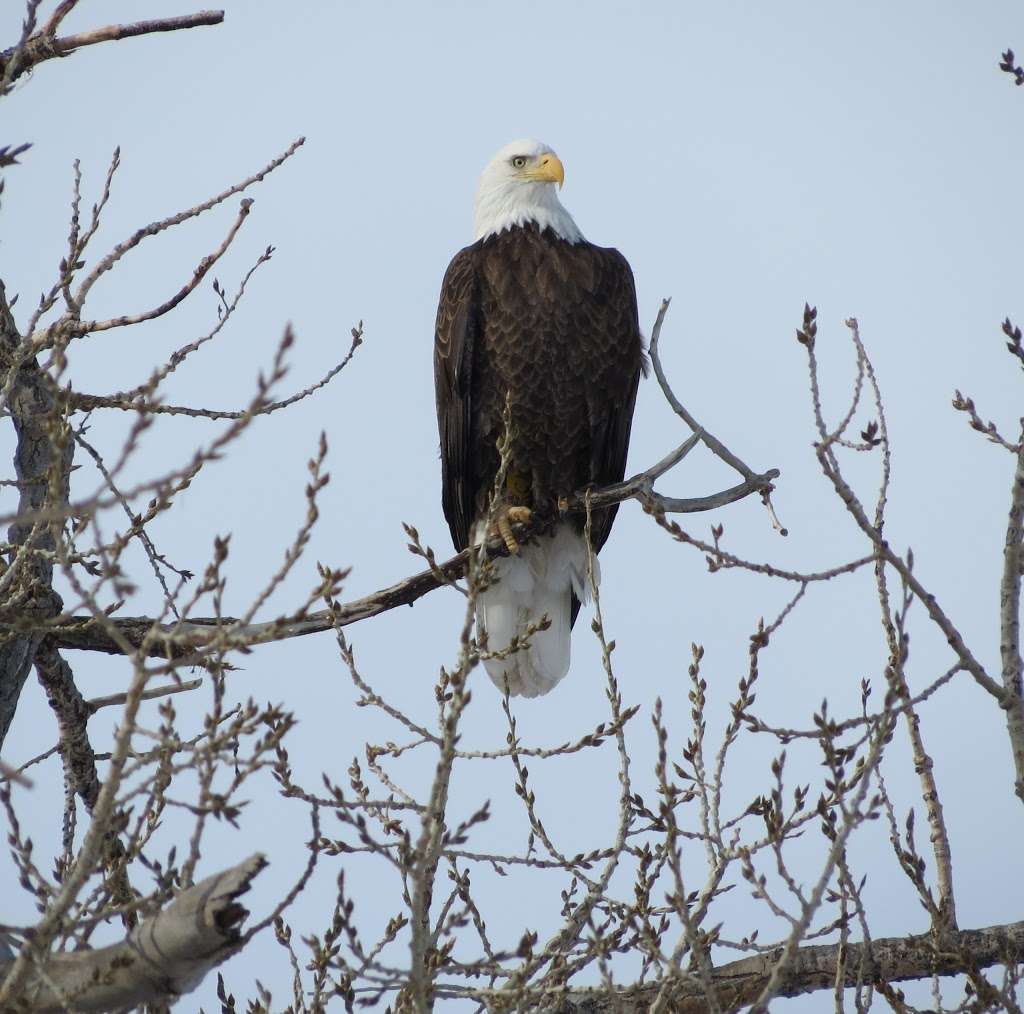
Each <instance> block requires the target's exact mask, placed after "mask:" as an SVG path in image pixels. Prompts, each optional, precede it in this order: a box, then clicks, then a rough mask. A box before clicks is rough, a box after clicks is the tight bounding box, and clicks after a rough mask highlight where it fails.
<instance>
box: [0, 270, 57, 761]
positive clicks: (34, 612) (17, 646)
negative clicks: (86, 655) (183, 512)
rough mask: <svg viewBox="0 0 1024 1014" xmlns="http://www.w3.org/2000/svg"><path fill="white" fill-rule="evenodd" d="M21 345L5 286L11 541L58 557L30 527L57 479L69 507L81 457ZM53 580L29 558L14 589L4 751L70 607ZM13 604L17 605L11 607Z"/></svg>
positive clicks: (3, 652) (49, 531)
mask: <svg viewBox="0 0 1024 1014" xmlns="http://www.w3.org/2000/svg"><path fill="white" fill-rule="evenodd" d="M19 343H20V336H19V334H18V331H17V328H16V327H15V324H14V319H13V317H12V316H11V312H10V309H9V308H8V305H7V300H6V296H5V293H4V288H3V283H2V282H0V366H2V367H3V369H2V370H0V376H3V377H4V378H6V377H7V375H8V371H9V370H10V369H11V368H12V367H13V368H15V369H16V370H17V373H16V376H15V378H14V382H13V386H12V388H11V395H10V399H9V401H8V406H7V407H8V408H9V410H10V412H11V417H12V420H13V422H14V430H15V434H16V436H17V449H16V451H15V455H14V469H15V474H16V476H17V479H18V483H19V486H18V489H19V499H18V514H19V518H18V520H16V521H15V522H14V524H12V525H11V527H10V530H9V532H8V539H9V541H10V542H11V543H12V544H14V545H16V546H22V545H24V544H26V543H29V544H30V545H31V546H32V547H33V548H35V549H41V550H44V551H45V550H49V551H52V550H53V549H54V547H55V545H56V543H55V540H54V534H53V528H52V527H51V526H50V525H43V526H40V529H39V531H37V532H36V534H35V535H34V536H33V532H32V530H33V525H32V523H31V522H30V521H29V520H28V519H29V518H30V516H31V512H33V511H36V510H38V509H39V508H41V507H43V506H44V505H45V504H46V503H47V501H48V499H49V491H50V482H51V479H52V480H53V481H54V484H55V487H56V492H57V495H58V496H59V497H62V498H63V500H64V502H66V501H67V495H68V476H69V475H70V473H71V459H72V454H73V449H72V445H71V442H70V441H65V442H64V446H63V448H61V447H59V446H58V442H57V441H56V440H55V433H54V428H55V426H56V424H57V415H56V408H57V404H56V397H55V390H54V385H53V383H52V382H51V381H50V378H49V377H47V376H46V375H45V374H44V373H43V371H42V370H40V369H39V367H38V365H37V364H36V362H35V360H34V359H29V360H27V361H26V362H24V363H22V364H21V365H20V366H15V362H16V359H15V357H16V356H17V351H18V346H19ZM56 454H59V455H60V460H59V461H58V460H55V458H54V455H56ZM52 580H53V563H52V561H51V559H49V558H48V557H46V556H43V555H40V554H32V555H31V556H29V557H28V558H27V559H26V560H25V561H24V572H23V574H22V575H19V577H18V578H16V579H15V581H14V582H12V584H13V585H14V589H15V590H16V592H17V594H16V595H14V596H12V598H13V602H14V606H15V608H14V609H13V610H12V609H11V606H10V605H8V607H7V609H5V612H9V613H10V612H15V613H16V615H8V616H4V617H2V618H0V619H2V620H4V621H6V623H5V625H8V624H9V625H10V626H9V631H10V632H9V633H7V635H6V637H5V639H4V640H3V641H2V642H0V746H2V745H3V741H4V738H5V737H6V736H7V730H8V729H9V728H10V725H11V722H12V720H13V719H14V712H15V709H16V708H17V706H18V698H19V696H20V695H21V689H22V687H23V686H24V685H25V680H26V679H27V678H28V674H29V672H30V670H31V669H32V664H33V662H34V661H35V656H36V651H37V650H38V648H39V644H40V641H41V640H42V634H41V632H40V630H39V628H40V627H42V626H43V621H45V620H46V619H48V618H49V617H52V616H54V615H56V614H57V613H59V612H60V610H61V607H62V605H63V603H62V602H61V599H60V596H58V595H57V594H56V593H55V592H54V591H53V587H52ZM11 601H12V599H11V598H9V600H8V602H9V603H10V602H11ZM20 631H23V632H20Z"/></svg>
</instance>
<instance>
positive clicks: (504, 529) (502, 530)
mask: <svg viewBox="0 0 1024 1014" xmlns="http://www.w3.org/2000/svg"><path fill="white" fill-rule="evenodd" d="M497 527H498V534H499V535H500V536H501V537H502V539H503V540H504V542H505V548H506V549H507V550H508V551H509V552H510V553H511V554H512V555H513V556H515V555H516V553H518V552H519V542H518V540H517V539H516V537H515V536H514V535H513V534H512V526H511V525H510V524H509V521H508V514H507V513H505V512H502V513H501V514H500V515H498V520H497Z"/></svg>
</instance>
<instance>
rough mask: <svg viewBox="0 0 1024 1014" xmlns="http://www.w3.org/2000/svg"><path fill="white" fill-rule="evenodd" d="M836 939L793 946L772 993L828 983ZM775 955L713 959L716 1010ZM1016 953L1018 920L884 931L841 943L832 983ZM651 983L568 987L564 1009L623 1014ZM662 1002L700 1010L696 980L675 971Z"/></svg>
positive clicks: (703, 1005) (752, 993)
mask: <svg viewBox="0 0 1024 1014" xmlns="http://www.w3.org/2000/svg"><path fill="white" fill-rule="evenodd" d="M839 950H840V945H839V944H824V945H815V946H809V947H801V948H799V949H798V950H797V951H796V953H795V954H794V955H793V960H792V963H791V964H790V965H789V966H788V968H787V969H786V971H785V973H784V974H783V977H782V983H781V985H780V988H779V989H778V991H777V995H778V996H800V995H802V994H804V993H813V992H817V991H819V990H825V989H831V988H833V986H835V985H836V968H837V961H838V958H839ZM777 956H778V951H777V949H771V950H769V951H767V953H765V954H758V955H754V956H753V957H748V958H741V959H740V960H739V961H733V962H730V963H729V964H727V965H721V966H719V967H718V968H716V969H714V971H713V972H712V981H713V983H714V985H715V988H716V990H717V991H718V995H719V997H720V998H721V1000H722V1003H723V1011H725V1012H734V1011H739V1010H741V1009H742V1008H744V1007H746V1006H748V1005H749V1004H752V1003H753V1002H754V1001H755V1000H756V999H757V997H758V996H759V995H760V993H761V991H762V989H763V987H764V985H765V983H766V982H767V980H768V978H769V977H770V975H771V972H772V966H773V964H774V961H775V959H776V958H777ZM1022 960H1024V922H1015V923H1009V924H1008V925H1005V926H988V927H986V928H985V929H977V930H958V931H956V932H952V933H950V934H948V935H947V936H945V937H943V938H942V940H941V941H940V942H939V943H938V944H936V941H935V938H934V936H933V935H932V934H931V933H922V934H921V935H920V936H909V937H887V938H884V939H881V940H873V941H872V942H871V944H870V945H864V944H858V943H848V944H846V955H845V969H844V972H843V974H842V976H841V977H840V979H839V985H840V986H842V987H845V988H848V989H849V988H852V987H854V986H856V985H857V983H858V982H886V983H891V982H905V981H907V980H909V979H928V978H929V977H930V976H932V975H961V974H963V973H965V972H968V971H970V970H971V969H978V968H989V967H991V966H992V965H995V964H999V963H1002V962H1014V961H1022ZM658 989H659V984H657V983H652V984H651V985H650V986H645V987H642V988H638V989H623V990H617V991H615V992H612V993H609V992H607V991H604V990H571V991H570V992H569V993H568V996H567V998H566V1006H565V1008H564V1012H565V1014H612V1012H615V1014H627V1012H632V1011H637V1012H639V1011H644V1010H647V1008H648V1007H649V1005H650V1003H651V1001H652V1000H653V999H654V997H655V996H656V995H657V993H658ZM670 1009H671V1010H672V1011H675V1012H677V1014H706V1012H707V1010H708V1007H707V1001H706V999H705V997H704V987H703V985H702V984H701V982H700V980H699V979H697V978H696V977H684V978H681V979H680V980H679V982H678V984H677V985H676V987H675V988H674V989H673V990H672V991H671V999H670Z"/></svg>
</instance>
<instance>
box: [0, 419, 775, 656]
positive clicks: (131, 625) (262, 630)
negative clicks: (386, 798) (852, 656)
mask: <svg viewBox="0 0 1024 1014" xmlns="http://www.w3.org/2000/svg"><path fill="white" fill-rule="evenodd" d="M697 439H698V435H697V434H695V435H694V437H691V438H689V439H688V440H687V441H686V442H685V443H684V444H682V445H681V446H680V447H678V448H676V450H674V451H673V452H672V453H671V454H669V455H667V456H666V457H665V458H663V459H662V460H661V461H659V462H658V463H657V464H656V465H654V466H653V467H652V468H650V469H647V470H646V471H644V472H641V473H639V474H638V475H635V476H633V477H632V478H631V479H627V480H626V481H625V482H622V483H617V484H616V485H614V486H610V487H606V488H605V489H598V490H590V491H587V490H581V491H580V492H578V493H576V494H574V495H573V496H572V497H569V498H568V501H567V511H568V512H571V513H577V512H580V513H582V512H585V511H586V498H587V496H588V495H589V497H590V502H591V509H592V510H598V509H602V508H606V507H610V506H612V505H613V504H617V503H621V502H622V501H623V500H629V499H637V500H640V502H641V503H645V502H651V499H650V498H653V502H654V503H655V505H656V508H657V509H658V510H663V511H705V510H711V509H713V508H715V507H719V506H722V505H723V504H727V503H732V502H734V501H736V500H739V499H742V498H743V497H744V496H748V495H749V494H750V493H755V492H761V491H762V490H763V489H764V487H765V485H766V484H770V482H771V479H772V478H774V477H775V476H776V475H778V472H777V471H776V470H775V469H772V470H770V471H768V472H765V473H764V474H763V475H757V474H755V473H753V472H752V473H751V479H749V480H747V481H746V482H744V483H741V484H740V485H739V486H734V487H732V488H731V489H728V490H723V491H722V492H721V493H715V494H712V495H711V496H708V497H698V498H695V499H693V500H673V499H671V498H667V497H666V498H662V497H659V496H658V494H655V493H653V492H652V486H653V483H654V480H655V479H656V478H658V476H660V475H662V474H663V473H664V472H666V471H667V470H668V469H669V468H671V467H672V465H673V464H676V463H678V462H679V461H681V460H682V458H683V457H685V456H686V454H687V453H688V451H689V450H690V449H691V448H692V447H693V446H694V445H695V443H696V440H697ZM663 502H664V503H666V504H668V506H662V503H663ZM673 504H675V505H678V506H673ZM563 506H566V505H563ZM514 527H515V532H516V537H517V538H518V539H520V540H523V539H526V538H529V537H530V536H531V535H536V534H538V533H539V532H541V531H542V530H543V527H544V522H543V521H539V522H531V523H529V524H526V525H516V526H514ZM487 550H488V553H490V555H491V556H507V555H508V550H507V548H506V547H505V544H504V542H503V541H502V540H501V539H500V538H496V539H492V540H490V541H489V542H488V544H487ZM468 560H469V551H468V550H463V551H462V552H461V553H458V554H457V555H455V556H453V557H452V558H451V559H449V560H446V561H445V562H444V563H435V564H433V566H432V567H431V568H430V569H429V570H423V571H420V572H419V573H418V574H413V575H412V576H411V577H408V578H406V579H405V580H404V581H399V582H398V583H397V584H393V585H390V586H389V587H387V588H381V589H380V590H379V591H376V592H373V593H372V594H370V595H366V596H364V597H363V598H359V599H353V600H352V601H351V602H346V603H342V604H340V605H338V606H337V607H335V609H334V610H332V611H328V610H326V609H324V610H320V611H318V612H314V613H309V614H307V615H304V616H293V617H283V618H280V619H276V620H271V621H268V622H265V623H249V624H242V623H241V622H240V621H239V620H238V619H237V618H232V617H221V618H219V619H218V618H216V617H210V618H197V619H193V620H185V621H182V622H180V623H175V624H163V625H156V624H155V623H154V621H153V620H152V619H150V618H149V617H145V616H138V617H119V618H113V617H112V618H111V619H110V620H108V621H107V622H108V623H111V624H113V625H114V626H115V627H116V628H117V630H118V632H119V633H120V634H121V635H122V636H123V637H124V638H125V640H126V641H128V642H129V643H130V644H131V645H132V646H133V647H134V648H136V649H140V648H143V647H144V648H145V652H146V655H147V656H148V657H150V658H171V659H177V660H182V661H188V662H192V661H195V662H198V661H200V660H201V657H200V656H201V654H202V652H203V650H204V649H205V648H208V647H210V646H212V645H214V644H216V645H217V646H218V649H220V650H224V649H228V648H231V647H243V646H244V647H250V646H253V645H256V644H265V643H267V642H270V641H281V640H285V639H287V638H291V637H303V636H305V635H307V634H317V633H322V632H323V631H326V630H333V629H335V628H337V627H345V626H349V625H350V624H352V623H358V622H359V621H360V620H366V619H369V618H370V617H371V616H377V615H379V614H380V613H385V612H388V611H389V610H391V609H395V608H397V607H398V606H411V605H412V604H413V603H414V602H415V601H416V600H417V599H420V598H422V597H423V596H424V595H426V594H428V593H429V592H432V591H434V590H435V589H437V588H440V587H442V586H445V585H449V584H451V583H452V582H454V581H457V580H458V579H459V578H460V577H462V576H463V575H464V574H465V572H466V565H467V562H468ZM2 629H3V626H2V625H0V631H2ZM47 633H48V636H50V637H51V638H52V639H53V642H54V644H55V645H56V646H57V647H59V648H74V649H79V650H83V651H102V652H106V653H108V654H113V655H120V654H121V653H122V651H121V647H120V646H119V645H118V644H117V643H116V642H115V641H114V639H113V638H112V637H111V636H110V635H109V634H108V633H107V632H106V631H105V630H104V629H103V628H102V627H100V625H99V624H97V623H96V622H95V620H93V618H92V617H88V618H86V617H75V618H73V619H71V620H70V621H65V622H63V623H61V624H60V626H59V627H55V628H53V629H50V630H48V631H47Z"/></svg>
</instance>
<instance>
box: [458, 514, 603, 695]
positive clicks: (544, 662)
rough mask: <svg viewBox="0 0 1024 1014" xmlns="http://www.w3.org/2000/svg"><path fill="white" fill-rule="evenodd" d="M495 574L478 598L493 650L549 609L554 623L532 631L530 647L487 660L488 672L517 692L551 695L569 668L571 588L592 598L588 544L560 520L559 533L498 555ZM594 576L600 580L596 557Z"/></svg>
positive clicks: (580, 595) (583, 598)
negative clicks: (514, 551) (505, 554)
mask: <svg viewBox="0 0 1024 1014" xmlns="http://www.w3.org/2000/svg"><path fill="white" fill-rule="evenodd" d="M495 577H496V578H497V580H496V582H495V583H494V584H492V585H491V587H490V588H488V589H486V590H485V591H484V592H483V593H482V594H481V595H480V598H479V600H478V602H477V617H478V620H479V622H480V626H481V627H482V628H483V629H484V630H485V631H486V632H487V647H488V649H489V650H490V651H504V650H505V649H506V648H507V647H508V646H509V644H510V643H511V641H512V639H513V638H514V637H523V636H525V635H526V632H527V630H528V628H529V626H530V624H532V623H537V622H538V621H539V620H540V619H541V617H542V616H544V615H545V614H546V615H547V617H548V619H549V620H550V621H551V625H550V626H549V627H548V628H547V629H546V630H537V631H535V632H534V633H533V634H532V635H531V636H530V646H529V648H524V649H522V650H520V651H517V652H514V653H513V654H511V655H509V656H508V657H507V658H502V659H497V658H495V659H486V660H485V661H484V666H485V667H486V669H487V673H488V675H489V676H490V677H491V680H492V681H493V682H494V684H495V686H497V687H498V688H499V689H500V690H504V689H505V680H506V679H507V680H508V684H509V691H510V693H512V694H513V695H522V696H523V697H538V696H540V695H541V694H546V693H548V691H550V690H551V689H552V688H553V687H554V686H555V684H557V683H558V681H559V680H560V679H561V678H562V677H563V676H564V675H565V674H566V673H567V672H568V671H569V635H570V630H571V627H570V623H571V617H572V596H571V592H573V591H575V592H576V597H577V598H578V599H579V600H580V601H581V602H586V601H587V599H588V598H589V593H590V585H589V581H588V578H587V547H586V543H585V542H584V540H583V537H582V536H581V535H580V534H579V533H578V532H577V531H576V530H575V529H574V528H573V527H572V526H571V525H569V524H567V523H561V524H559V525H558V526H557V528H556V529H555V533H554V535H552V536H550V537H542V538H540V539H538V540H537V541H536V542H533V543H531V544H530V545H527V546H523V547H522V549H521V550H520V551H519V553H518V554H517V555H516V556H510V557H507V558H502V559H500V560H496V561H495ZM594 577H595V579H596V580H598V581H599V580H600V570H599V569H598V567H597V560H596V559H595V560H594Z"/></svg>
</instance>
